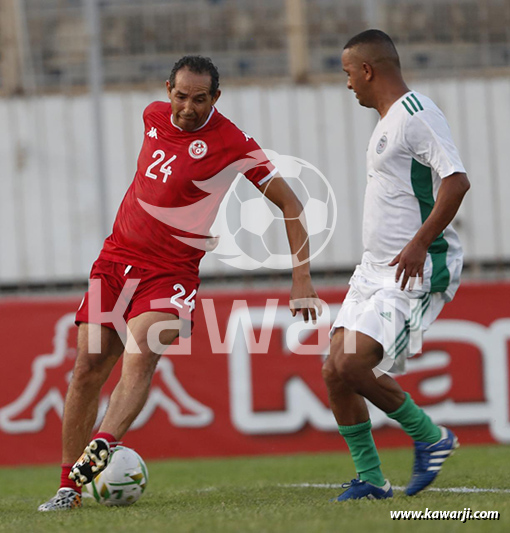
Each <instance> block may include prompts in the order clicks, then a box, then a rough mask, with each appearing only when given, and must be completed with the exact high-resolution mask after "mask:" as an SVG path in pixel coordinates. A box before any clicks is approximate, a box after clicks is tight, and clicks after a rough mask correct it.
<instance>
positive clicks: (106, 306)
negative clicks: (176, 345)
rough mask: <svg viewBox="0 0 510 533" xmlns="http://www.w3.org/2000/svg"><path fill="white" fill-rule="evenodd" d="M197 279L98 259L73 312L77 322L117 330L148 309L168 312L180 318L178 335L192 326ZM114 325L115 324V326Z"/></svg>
mask: <svg viewBox="0 0 510 533" xmlns="http://www.w3.org/2000/svg"><path fill="white" fill-rule="evenodd" d="M199 285H200V279H199V278H198V277H197V276H193V275H192V274H188V273H185V274H182V275H181V274H175V273H172V272H165V271H156V270H146V269H143V268H138V267H135V266H130V265H124V264H121V263H114V262H113V261H106V260H104V259H98V260H97V261H96V262H95V263H94V264H93V265H92V270H91V272H90V280H89V290H88V292H87V293H86V294H85V296H84V298H83V301H82V303H81V305H80V307H79V308H78V311H77V313H76V324H77V325H78V324H80V323H81V322H87V323H90V324H101V325H103V326H106V327H108V328H110V329H114V330H118V329H119V324H122V325H123V326H124V328H123V331H122V333H123V332H125V324H126V323H127V322H128V321H129V320H130V319H131V318H134V317H136V316H138V315H141V314H142V313H146V312H148V311H159V312H163V313H171V314H172V315H175V316H178V317H179V318H180V319H181V321H182V322H183V326H182V329H181V331H180V333H179V334H180V336H182V337H189V336H190V335H191V330H192V328H193V314H194V310H195V298H196V294H197V290H198V287H199ZM115 325H117V327H115Z"/></svg>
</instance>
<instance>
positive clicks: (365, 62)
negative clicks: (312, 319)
mask: <svg viewBox="0 0 510 533" xmlns="http://www.w3.org/2000/svg"><path fill="white" fill-rule="evenodd" d="M342 65H343V70H344V71H345V72H346V73H347V76H348V81H347V87H348V88H349V89H351V90H352V91H354V93H355V94H356V97H357V98H358V100H359V103H360V104H361V105H362V106H365V107H369V108H374V109H376V110H377V111H378V113H379V115H380V120H379V122H378V124H377V126H376V127H375V130H374V133H373V134H372V137H371V139H370V142H369V145H368V151H367V188H366V194H365V206H364V217H363V245H364V253H363V257H362V261H361V264H360V265H359V266H358V267H357V268H356V270H355V272H354V274H353V276H352V278H351V280H350V283H349V285H350V289H349V292H348V293H347V296H346V298H345V300H344V303H343V305H342V308H341V310H340V313H339V315H338V317H337V319H336V320H335V322H334V324H333V328H332V331H331V349H330V355H329V357H328V359H327V360H326V362H325V363H324V367H323V376H324V380H325V383H326V386H327V388H328V394H329V400H330V405H331V408H332V410H333V413H334V415H335V418H336V420H337V423H338V427H339V431H340V434H341V435H342V436H343V437H344V438H345V440H346V442H347V445H348V447H349V450H350V452H351V456H352V458H353V461H354V465H355V468H356V472H357V477H356V479H353V480H352V481H351V482H350V483H346V484H345V488H346V490H345V491H344V492H343V493H342V494H340V496H338V497H337V498H336V499H335V500H336V501H344V500H351V499H361V498H369V499H383V498H389V497H391V496H392V495H393V491H392V488H391V484H390V482H389V481H388V480H386V479H385V478H384V476H383V474H382V471H381V466H380V465H381V462H380V460H379V455H378V453H377V449H376V447H375V444H374V440H373V437H372V433H371V422H370V417H369V412H368V409H367V406H366V402H365V399H368V400H369V401H370V402H372V403H373V404H374V405H376V406H377V407H378V408H380V409H381V410H382V411H384V412H385V413H386V414H387V415H388V416H389V417H390V418H392V419H393V420H395V421H397V422H398V423H399V424H400V425H401V427H402V429H403V430H404V431H405V432H406V433H407V434H408V435H409V436H410V437H411V438H412V439H413V440H414V443H415V461H414V468H413V474H412V477H411V481H410V482H409V485H408V486H407V488H406V494H408V495H414V494H416V493H418V492H419V491H421V490H422V489H424V488H425V487H426V486H428V485H429V484H430V483H432V481H433V480H434V479H435V477H436V476H437V474H438V473H439V471H440V469H441V467H442V464H443V462H444V461H445V460H446V459H447V458H448V456H449V455H451V453H452V452H453V451H454V449H455V448H456V447H457V446H458V442H457V438H456V437H455V435H454V434H453V432H452V431H451V430H449V429H447V428H444V427H441V426H437V425H436V424H434V423H433V422H432V420H431V419H430V417H429V416H428V415H427V414H426V413H425V412H424V411H423V410H422V409H421V408H419V407H418V406H417V405H416V404H415V403H414V402H413V400H412V399H411V397H410V396H409V394H407V393H405V392H404V391H403V390H402V389H401V387H400V385H399V384H398V383H397V382H396V381H395V380H394V379H393V378H392V377H391V376H390V375H389V374H388V372H392V373H394V372H395V373H401V372H403V371H404V370H405V362H406V358H407V357H409V356H411V355H414V354H415V353H418V352H419V351H420V348H421V335H422V332H423V331H424V330H426V329H427V327H428V326H429V325H430V324H431V323H432V322H433V321H434V320H435V319H436V318H437V316H438V315H439V313H440V311H441V309H442V307H443V305H444V303H445V302H448V301H450V300H451V299H452V298H453V296H454V294H455V291H456V290H457V288H458V286H459V279H460V272H461V269H462V248H461V246H460V242H459V239H458V236H457V234H456V232H455V230H454V229H453V228H452V226H451V225H450V223H451V221H452V219H453V218H454V216H455V214H456V213H457V211H458V209H459V206H460V204H461V202H462V199H463V197H464V195H465V193H466V192H467V190H468V189H469V186H470V185H469V180H468V178H467V176H466V172H465V169H464V167H463V165H462V162H461V160H460V157H459V154H458V152H457V149H456V147H455V145H454V143H453V140H452V137H451V133H450V129H449V127H448V124H447V122H446V119H445V117H444V115H443V113H442V112H441V111H440V110H439V109H438V107H437V106H436V105H435V104H434V102H432V100H430V98H427V97H426V96H424V95H422V94H419V93H417V92H415V91H410V90H409V88H408V87H407V85H406V84H405V81H404V80H403V78H402V74H401V70H400V61H399V56H398V53H397V51H396V49H395V46H394V44H393V42H392V40H391V39H390V37H389V36H388V35H386V34H385V33H384V32H382V31H379V30H367V31H364V32H362V33H360V34H358V35H356V36H355V37H353V38H352V39H350V40H349V42H348V43H347V44H346V45H345V47H344V51H343V53H342Z"/></svg>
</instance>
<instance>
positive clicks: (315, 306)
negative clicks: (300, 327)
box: [289, 276, 322, 324]
mask: <svg viewBox="0 0 510 533" xmlns="http://www.w3.org/2000/svg"><path fill="white" fill-rule="evenodd" d="M289 307H290V312H291V313H292V316H296V315H297V314H298V313H302V315H303V319H304V321H305V322H308V319H309V317H310V316H311V317H312V323H313V324H315V323H316V322H317V316H321V315H322V304H321V301H320V299H319V297H318V296H317V293H316V292H315V289H314V288H313V285H312V280H311V278H310V276H306V277H304V278H300V279H299V280H296V279H295V280H294V281H293V282H292V289H291V291H290V302H289Z"/></svg>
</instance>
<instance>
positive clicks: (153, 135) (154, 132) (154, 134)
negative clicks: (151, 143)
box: [147, 127, 158, 139]
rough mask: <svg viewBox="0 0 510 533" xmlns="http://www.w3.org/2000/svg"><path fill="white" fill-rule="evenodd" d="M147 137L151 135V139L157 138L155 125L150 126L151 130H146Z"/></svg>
mask: <svg viewBox="0 0 510 533" xmlns="http://www.w3.org/2000/svg"><path fill="white" fill-rule="evenodd" d="M147 137H151V138H153V139H157V138H158V130H157V129H156V128H155V127H152V128H151V131H149V132H147Z"/></svg>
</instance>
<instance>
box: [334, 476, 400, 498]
mask: <svg viewBox="0 0 510 533" xmlns="http://www.w3.org/2000/svg"><path fill="white" fill-rule="evenodd" d="M342 488H344V489H347V490H345V491H344V492H342V494H340V496H338V497H336V498H334V499H332V500H331V501H332V502H344V501H347V500H361V499H363V498H366V499H367V500H384V499H386V498H391V497H393V490H392V488H391V485H390V482H389V481H388V480H386V483H385V484H384V486H382V487H376V486H375V485H372V483H369V482H368V481H362V480H361V479H359V478H357V479H353V480H352V481H350V482H349V483H344V484H343V485H342Z"/></svg>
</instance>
